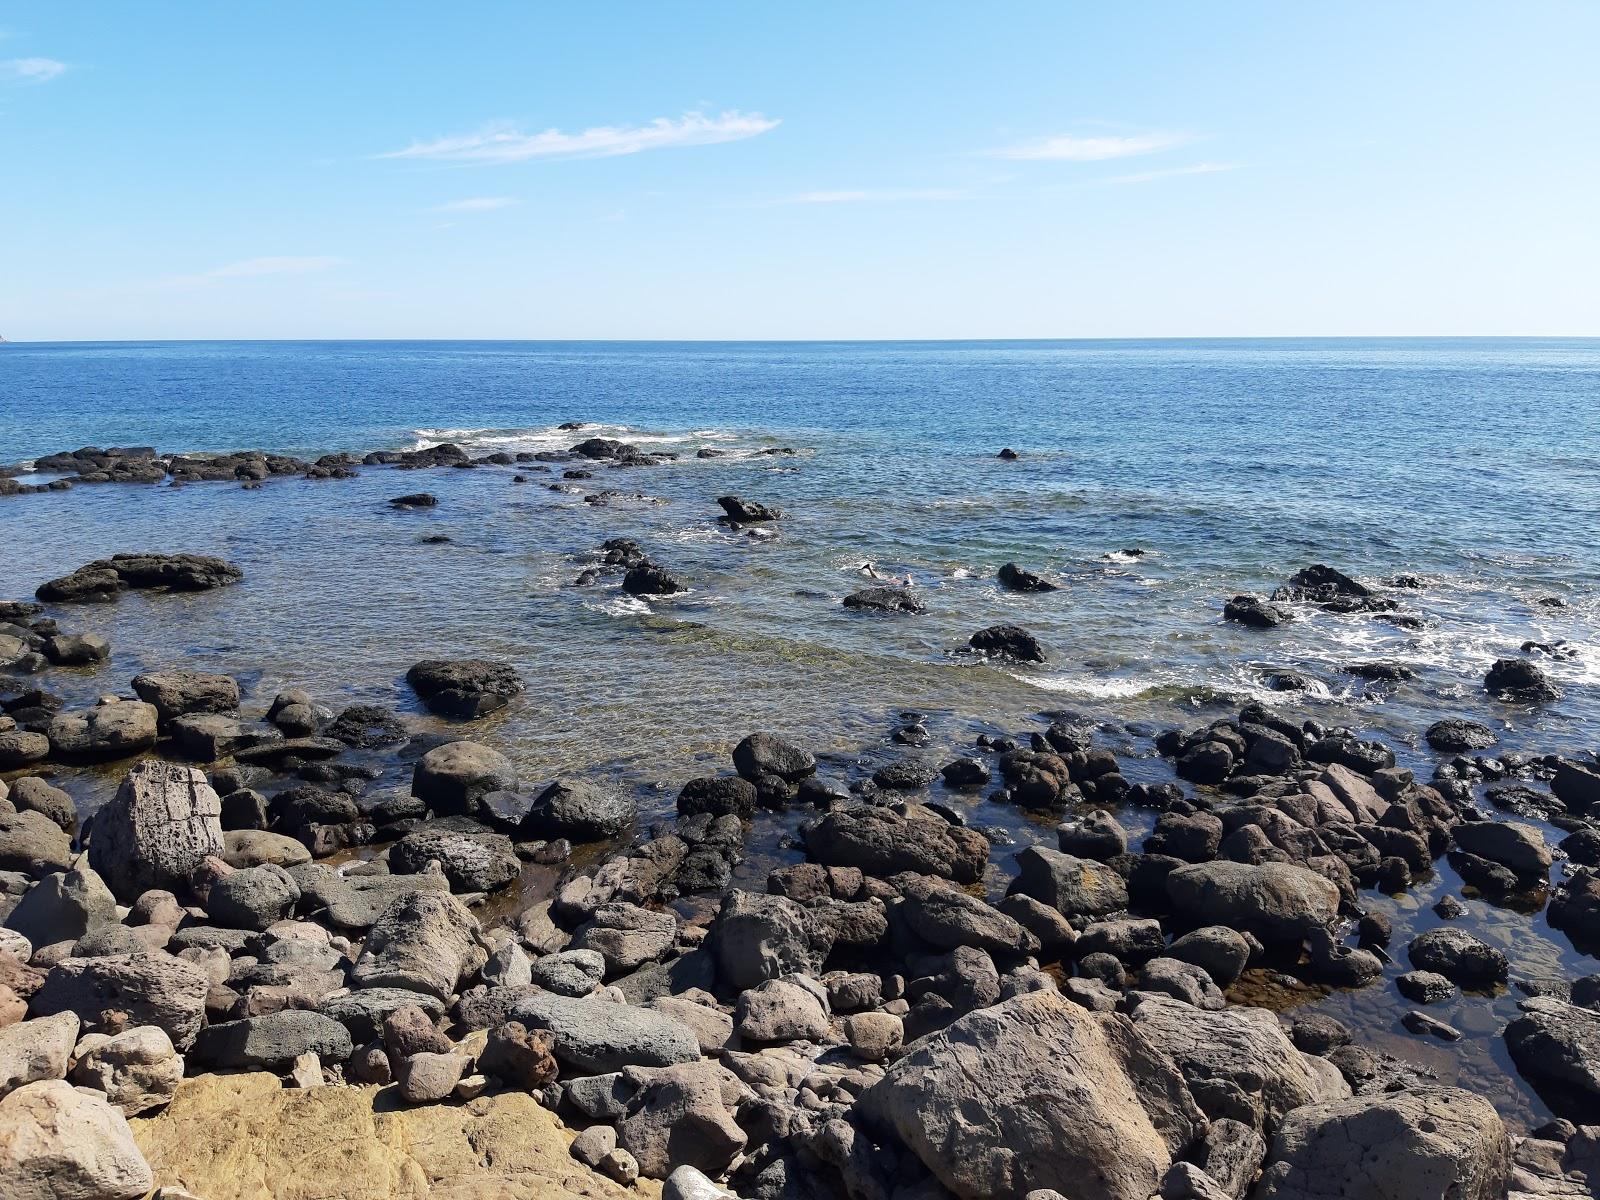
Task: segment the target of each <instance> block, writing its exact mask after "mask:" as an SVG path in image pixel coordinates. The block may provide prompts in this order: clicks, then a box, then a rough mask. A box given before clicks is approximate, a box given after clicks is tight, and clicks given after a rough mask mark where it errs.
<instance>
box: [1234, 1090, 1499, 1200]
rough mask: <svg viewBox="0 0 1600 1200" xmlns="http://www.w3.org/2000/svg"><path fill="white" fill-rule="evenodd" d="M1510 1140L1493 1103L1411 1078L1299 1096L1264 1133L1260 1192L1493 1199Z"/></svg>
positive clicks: (1309, 1199)
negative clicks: (1399, 1087)
mask: <svg viewBox="0 0 1600 1200" xmlns="http://www.w3.org/2000/svg"><path fill="white" fill-rule="evenodd" d="M1510 1152H1511V1144H1510V1138H1509V1136H1508V1135H1507V1133H1506V1129H1505V1125H1504V1124H1503V1123H1502V1122H1501V1120H1500V1117H1499V1115H1498V1114H1497V1113H1496V1112H1495V1110H1494V1107H1493V1106H1492V1105H1491V1104H1490V1103H1489V1102H1488V1101H1487V1100H1485V1099H1483V1098H1482V1097H1480V1096H1475V1095H1473V1094H1472V1093H1471V1092H1467V1091H1463V1090H1461V1089H1460V1088H1446V1087H1414V1088H1408V1089H1406V1090H1404V1091H1398V1092H1381V1093H1374V1094H1369V1095H1364V1096H1353V1097H1351V1098H1349V1099H1345V1100H1335V1101H1332V1102H1330V1103H1326V1104H1315V1105H1307V1106H1306V1107H1304V1108H1301V1109H1299V1110H1297V1111H1295V1112H1292V1113H1290V1114H1289V1115H1288V1116H1287V1117H1286V1118H1285V1120H1284V1122H1283V1126H1282V1128H1281V1129H1280V1130H1279V1131H1278V1134H1277V1137H1276V1138H1275V1139H1274V1140H1273V1143H1272V1150H1271V1152H1270V1153H1269V1155H1268V1156H1267V1157H1268V1165H1267V1169H1266V1172H1265V1173H1264V1174H1263V1176H1262V1179H1261V1184H1260V1186H1259V1187H1258V1189H1257V1192H1256V1195H1257V1196H1259V1197H1260V1200H1338V1198H1344V1197H1353V1196H1360V1197H1363V1198H1364V1200H1366V1198H1370V1200H1500V1198H1501V1197H1503V1196H1504V1195H1505V1193H1506V1184H1507V1179H1508V1175H1509V1165H1510V1164H1509V1160H1510Z"/></svg>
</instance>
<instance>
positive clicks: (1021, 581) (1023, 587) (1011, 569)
mask: <svg viewBox="0 0 1600 1200" xmlns="http://www.w3.org/2000/svg"><path fill="white" fill-rule="evenodd" d="M996 578H998V579H999V580H1000V583H1001V586H1003V587H1006V588H1009V589H1010V590H1011V591H1013V592H1053V591H1055V590H1056V585H1055V584H1053V583H1051V582H1050V581H1049V580H1048V579H1045V578H1044V577H1043V576H1042V575H1036V574H1034V573H1033V572H1032V571H1030V570H1028V569H1027V568H1026V567H1019V566H1018V565H1017V564H1016V563H1014V562H1008V563H1003V564H1001V567H1000V570H999V571H998V572H996Z"/></svg>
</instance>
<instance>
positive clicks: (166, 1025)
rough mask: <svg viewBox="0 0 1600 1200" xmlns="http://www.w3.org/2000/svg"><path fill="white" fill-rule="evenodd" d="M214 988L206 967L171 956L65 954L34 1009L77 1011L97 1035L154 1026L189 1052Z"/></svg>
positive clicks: (36, 996) (43, 1013) (35, 999)
mask: <svg viewBox="0 0 1600 1200" xmlns="http://www.w3.org/2000/svg"><path fill="white" fill-rule="evenodd" d="M210 990H211V980H210V978H209V977H208V976H207V975H206V974H205V972H204V971H202V970H200V968H199V967H196V966H194V965H193V964H192V963H188V962H184V961H183V960H182V959H179V958H174V957H172V956H171V955H169V954H162V953H151V954H144V955H134V956H131V957H128V958H116V957H107V958H65V959H62V960H61V961H60V962H59V963H57V964H56V965H55V966H53V967H51V968H50V971H49V973H48V974H47V975H46V976H45V978H44V983H43V984H41V985H40V987H39V990H38V991H37V992H35V993H34V994H33V1011H34V1012H35V1013H37V1014H39V1015H41V1016H47V1015H51V1014H54V1013H62V1012H70V1013H74V1014H76V1015H77V1017H78V1020H79V1021H81V1022H82V1024H83V1027H84V1029H85V1030H87V1031H89V1032H95V1033H107V1034H113V1035H114V1034H118V1033H122V1032H123V1031H124V1030H127V1029H132V1028H134V1027H135V1026H139V1025H154V1026H156V1027H158V1028H159V1029H161V1030H162V1031H163V1032H164V1033H166V1035H167V1036H168V1037H169V1038H171V1039H172V1044H173V1045H174V1046H176V1047H177V1048H178V1049H179V1050H187V1049H188V1048H189V1047H190V1046H191V1045H192V1044H193V1043H194V1039H195V1034H196V1033H198V1032H199V1030H200V1026H201V1023H202V1022H203V1021H204V1020H205V1012H206V996H207V994H208V993H209V992H210Z"/></svg>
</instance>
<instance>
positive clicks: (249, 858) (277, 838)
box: [222, 796, 311, 869]
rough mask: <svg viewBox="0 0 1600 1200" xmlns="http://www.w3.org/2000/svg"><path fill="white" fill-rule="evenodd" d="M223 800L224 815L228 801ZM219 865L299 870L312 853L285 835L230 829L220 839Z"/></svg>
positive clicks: (265, 831)
mask: <svg viewBox="0 0 1600 1200" xmlns="http://www.w3.org/2000/svg"><path fill="white" fill-rule="evenodd" d="M230 798H231V797H227V796H225V797H223V800H222V805H223V811H224V815H226V811H227V806H228V801H229V799H230ZM222 847H223V853H222V861H223V862H225V863H227V864H228V865H229V866H230V867H238V868H241V869H242V868H245V867H259V866H264V865H265V864H267V863H274V864H276V865H277V866H280V867H298V866H300V865H301V864H302V863H308V862H310V861H311V852H310V851H309V850H307V849H306V848H305V845H304V843H302V842H300V841H299V840H297V839H295V838H292V837H289V836H288V835H287V834H282V833H271V832H269V831H267V830H265V829H230V830H227V831H226V832H225V833H223V835H222Z"/></svg>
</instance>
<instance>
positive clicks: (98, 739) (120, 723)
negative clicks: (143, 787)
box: [49, 700, 157, 761]
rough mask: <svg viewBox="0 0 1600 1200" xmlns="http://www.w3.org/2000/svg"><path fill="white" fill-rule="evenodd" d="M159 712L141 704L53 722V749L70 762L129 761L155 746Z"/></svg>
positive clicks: (127, 703) (134, 702) (128, 703)
mask: <svg viewBox="0 0 1600 1200" xmlns="http://www.w3.org/2000/svg"><path fill="white" fill-rule="evenodd" d="M156 736H157V728H156V710H155V706H154V705H150V704H145V703H144V702H143V701H139V700H123V701H119V702H118V703H116V704H102V705H99V706H97V707H95V708H90V709H86V710H85V711H83V712H79V713H57V714H56V715H55V717H53V718H52V719H51V721H50V729H49V737H50V748H51V750H52V751H54V752H55V753H56V754H59V755H62V756H64V757H67V758H82V759H91V760H96V761H101V760H108V759H113V758H126V757H127V756H128V755H130V754H137V753H138V752H139V751H141V750H148V749H149V748H150V747H151V746H154V745H155V744H156Z"/></svg>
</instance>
